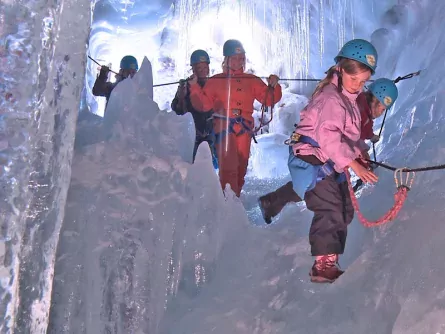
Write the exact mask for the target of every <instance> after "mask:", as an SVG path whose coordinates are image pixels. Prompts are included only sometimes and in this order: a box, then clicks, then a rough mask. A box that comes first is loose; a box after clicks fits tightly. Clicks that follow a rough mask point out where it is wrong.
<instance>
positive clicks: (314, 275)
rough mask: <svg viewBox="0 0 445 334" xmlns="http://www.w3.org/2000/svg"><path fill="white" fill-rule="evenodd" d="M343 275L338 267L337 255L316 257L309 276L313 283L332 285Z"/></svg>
mask: <svg viewBox="0 0 445 334" xmlns="http://www.w3.org/2000/svg"><path fill="white" fill-rule="evenodd" d="M343 273H344V271H343V270H340V268H339V267H338V254H329V255H322V256H317V257H316V259H315V262H314V265H313V266H312V269H311V271H310V272H309V276H311V282H313V283H333V282H334V281H335V280H336V279H337V278H339V277H340V276H341V275H342V274H343Z"/></svg>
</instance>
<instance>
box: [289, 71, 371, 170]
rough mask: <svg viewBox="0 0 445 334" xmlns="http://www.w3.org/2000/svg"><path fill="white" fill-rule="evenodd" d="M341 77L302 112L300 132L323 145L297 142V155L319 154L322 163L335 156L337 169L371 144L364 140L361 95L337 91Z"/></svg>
mask: <svg viewBox="0 0 445 334" xmlns="http://www.w3.org/2000/svg"><path fill="white" fill-rule="evenodd" d="M337 83H338V77H337V76H334V78H333V79H332V81H331V84H329V85H327V86H325V87H324V88H323V90H322V91H321V92H320V93H319V94H318V95H317V96H315V97H314V98H313V99H312V100H311V101H310V102H309V104H308V105H307V106H306V107H305V108H304V109H303V110H302V111H301V115H300V122H299V123H298V126H297V129H296V131H297V132H298V133H299V134H301V135H305V136H309V137H311V138H312V139H314V140H316V141H317V142H318V144H319V145H320V148H315V147H312V146H311V145H309V144H305V143H297V144H294V145H293V150H294V153H295V154H300V155H311V154H313V155H315V156H316V157H317V158H318V159H319V160H321V161H322V162H326V161H327V160H328V159H331V160H332V161H333V162H334V168H335V170H336V171H337V172H339V173H341V172H343V169H344V168H345V167H346V166H348V165H349V164H350V163H351V162H352V161H353V160H355V159H356V158H358V157H359V156H360V155H361V152H362V151H364V150H366V151H367V150H368V149H369V147H368V146H367V145H366V144H365V142H364V141H363V140H361V139H360V125H361V116H360V110H359V109H358V107H357V103H356V101H355V100H356V98H357V96H358V94H351V93H349V92H347V91H346V90H345V89H343V92H342V93H341V94H340V93H339V92H338V90H337Z"/></svg>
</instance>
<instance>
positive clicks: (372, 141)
mask: <svg viewBox="0 0 445 334" xmlns="http://www.w3.org/2000/svg"><path fill="white" fill-rule="evenodd" d="M370 140H371V143H373V144H375V143H377V142H378V141H379V140H380V136H378V135H374V136H372V138H371V139H370Z"/></svg>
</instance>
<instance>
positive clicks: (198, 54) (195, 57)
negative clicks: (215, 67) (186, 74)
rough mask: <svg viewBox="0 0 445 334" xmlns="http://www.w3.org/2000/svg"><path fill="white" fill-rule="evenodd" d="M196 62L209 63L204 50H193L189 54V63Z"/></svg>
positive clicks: (193, 63)
mask: <svg viewBox="0 0 445 334" xmlns="http://www.w3.org/2000/svg"><path fill="white" fill-rule="evenodd" d="M198 63H207V64H210V57H209V54H208V53H207V52H205V51H204V50H195V51H193V53H192V55H191V56H190V65H195V64H198Z"/></svg>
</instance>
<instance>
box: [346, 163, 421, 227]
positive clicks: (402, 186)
mask: <svg viewBox="0 0 445 334" xmlns="http://www.w3.org/2000/svg"><path fill="white" fill-rule="evenodd" d="M403 169H404V168H398V169H396V170H395V172H394V182H395V184H396V189H397V191H396V193H395V194H394V205H393V207H392V208H391V209H389V211H388V212H387V213H386V214H385V215H384V216H383V217H381V218H380V219H378V220H376V221H373V222H372V221H369V220H367V219H366V218H365V217H364V216H363V214H362V213H361V212H360V207H359V205H358V200H357V197H356V196H355V193H354V189H353V187H352V184H351V176H350V174H349V171H348V167H346V168H345V174H346V179H347V180H348V189H349V194H350V196H351V201H352V206H353V207H354V210H355V212H357V216H358V218H359V220H360V222H361V223H362V224H363V226H365V227H375V226H379V225H383V224H385V223H388V222H390V221H392V220H394V219H395V218H396V216H397V215H398V213H399V212H400V210H401V209H402V207H403V204H404V203H405V200H406V198H407V196H408V191H409V190H410V189H411V187H412V184H413V181H414V176H415V174H414V172H408V173H407V175H406V178H405V180H403V174H402V173H403Z"/></svg>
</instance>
